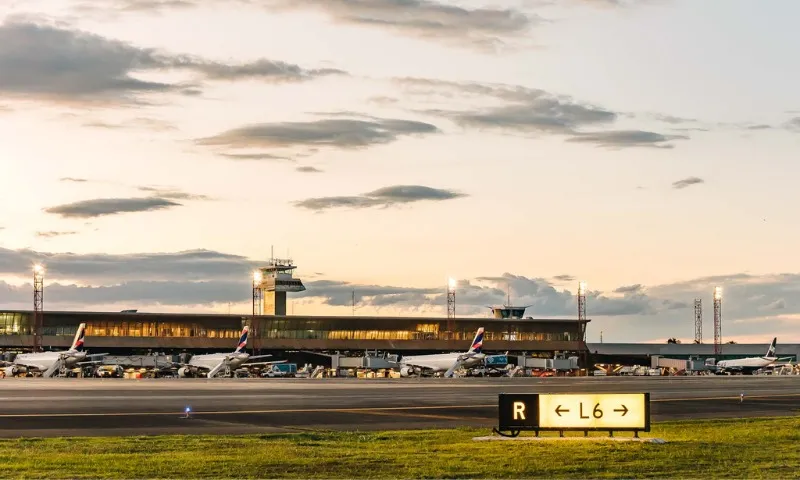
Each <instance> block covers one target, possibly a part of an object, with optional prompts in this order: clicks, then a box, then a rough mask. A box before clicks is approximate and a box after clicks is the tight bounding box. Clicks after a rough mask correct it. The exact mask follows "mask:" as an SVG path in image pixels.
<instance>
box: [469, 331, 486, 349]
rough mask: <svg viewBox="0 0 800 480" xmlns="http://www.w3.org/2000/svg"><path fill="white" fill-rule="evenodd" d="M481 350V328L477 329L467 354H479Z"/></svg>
mask: <svg viewBox="0 0 800 480" xmlns="http://www.w3.org/2000/svg"><path fill="white" fill-rule="evenodd" d="M482 348H483V327H480V328H479V329H478V333H476V334H475V338H473V339H472V346H471V347H469V353H481V349H482Z"/></svg>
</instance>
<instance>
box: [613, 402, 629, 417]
mask: <svg viewBox="0 0 800 480" xmlns="http://www.w3.org/2000/svg"><path fill="white" fill-rule="evenodd" d="M614 411H615V412H622V416H623V417H624V416H625V414H626V413H628V407H626V406H625V405H623V406H622V408H615V409H614Z"/></svg>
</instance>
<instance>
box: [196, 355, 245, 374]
mask: <svg viewBox="0 0 800 480" xmlns="http://www.w3.org/2000/svg"><path fill="white" fill-rule="evenodd" d="M226 358H227V359H228V364H229V365H230V368H231V370H236V369H237V368H239V367H240V366H242V364H244V363H245V362H246V361H247V359H248V358H250V354H249V353H245V352H236V353H208V354H205V355H195V356H193V357H192V358H191V359H189V366H191V367H199V368H206V369H209V370H211V369H212V368H214V367H216V366H217V365H219V364H220V363H222V362H224V361H225V359H226Z"/></svg>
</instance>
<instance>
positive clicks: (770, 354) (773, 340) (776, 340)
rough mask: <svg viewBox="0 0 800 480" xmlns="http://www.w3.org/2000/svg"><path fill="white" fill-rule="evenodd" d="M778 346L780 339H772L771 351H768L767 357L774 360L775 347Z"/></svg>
mask: <svg viewBox="0 0 800 480" xmlns="http://www.w3.org/2000/svg"><path fill="white" fill-rule="evenodd" d="M777 344H778V337H775V338H773V339H772V343H771V344H770V345H769V349H767V354H766V355H765V356H766V357H769V358H772V357H774V356H775V346H776V345H777Z"/></svg>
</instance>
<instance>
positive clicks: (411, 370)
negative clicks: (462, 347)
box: [400, 327, 486, 377]
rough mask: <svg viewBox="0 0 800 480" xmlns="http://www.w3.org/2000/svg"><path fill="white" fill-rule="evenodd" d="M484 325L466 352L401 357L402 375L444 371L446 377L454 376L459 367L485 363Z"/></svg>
mask: <svg viewBox="0 0 800 480" xmlns="http://www.w3.org/2000/svg"><path fill="white" fill-rule="evenodd" d="M483 331H484V330H483V327H480V328H479V329H478V332H477V333H476V334H475V338H474V339H472V346H471V347H470V348H469V350H467V351H466V352H463V353H459V352H452V353H436V354H433V355H416V356H409V357H403V358H401V359H400V376H401V377H409V376H411V375H414V374H422V373H423V372H424V373H437V372H442V371H444V376H445V377H452V376H453V372H455V370H456V369H457V368H459V367H467V368H471V367H474V366H477V365H480V364H481V363H483V359H484V358H485V357H486V355H485V354H484V353H482V352H481V349H482V348H483Z"/></svg>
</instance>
